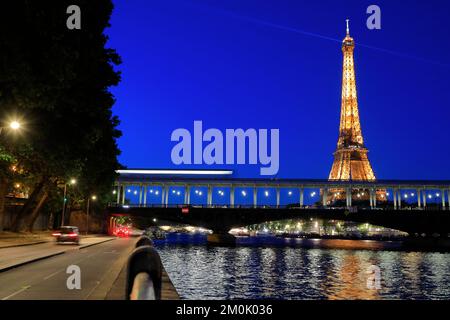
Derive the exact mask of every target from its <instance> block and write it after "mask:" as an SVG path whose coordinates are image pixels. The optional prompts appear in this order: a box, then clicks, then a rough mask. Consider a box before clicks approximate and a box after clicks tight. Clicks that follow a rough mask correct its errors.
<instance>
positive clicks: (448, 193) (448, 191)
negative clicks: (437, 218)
mask: <svg viewBox="0 0 450 320" xmlns="http://www.w3.org/2000/svg"><path fill="white" fill-rule="evenodd" d="M447 196H448V197H447V200H448V209H449V210H450V189H448V190H447Z"/></svg>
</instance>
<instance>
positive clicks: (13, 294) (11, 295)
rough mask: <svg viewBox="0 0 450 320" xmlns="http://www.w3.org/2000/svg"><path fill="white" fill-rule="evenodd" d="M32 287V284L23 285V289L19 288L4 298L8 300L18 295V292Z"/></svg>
mask: <svg viewBox="0 0 450 320" xmlns="http://www.w3.org/2000/svg"><path fill="white" fill-rule="evenodd" d="M30 288H31V286H25V287H22V289H20V290H17V291H16V292H14V293H12V294H10V295H9V296H7V297H4V298H3V299H2V300H8V299H9V298H12V297H14V296H15V295H17V294H19V293H21V292H24V291H25V290H28V289H30Z"/></svg>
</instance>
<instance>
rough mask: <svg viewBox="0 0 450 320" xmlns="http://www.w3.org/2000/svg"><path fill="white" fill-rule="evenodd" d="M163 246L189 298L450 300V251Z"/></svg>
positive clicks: (163, 254)
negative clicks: (375, 283)
mask: <svg viewBox="0 0 450 320" xmlns="http://www.w3.org/2000/svg"><path fill="white" fill-rule="evenodd" d="M353 242H355V246H356V247H360V244H359V243H358V242H359V241H358V240H355V241H353ZM347 245H350V244H348V243H347ZM157 249H158V251H159V252H160V255H161V259H162V261H163V264H164V266H165V268H166V270H167V272H168V274H169V276H170V278H171V279H172V282H173V283H174V285H175V287H176V288H177V290H178V293H179V294H180V296H181V297H182V298H184V299H449V298H450V253H433V252H404V251H382V250H377V251H375V250H348V249H347V250H338V249H329V248H301V247H265V248H261V247H236V248H224V247H207V246H205V245H193V246H180V245H173V244H167V243H165V244H157ZM372 265H375V266H378V267H379V268H380V271H381V289H380V290H376V289H368V287H367V279H368V276H369V275H368V273H367V270H368V269H369V267H370V266H372Z"/></svg>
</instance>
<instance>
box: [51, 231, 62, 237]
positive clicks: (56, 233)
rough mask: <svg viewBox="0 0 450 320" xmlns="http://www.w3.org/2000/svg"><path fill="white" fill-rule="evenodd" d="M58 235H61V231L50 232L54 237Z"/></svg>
mask: <svg viewBox="0 0 450 320" xmlns="http://www.w3.org/2000/svg"><path fill="white" fill-rule="evenodd" d="M60 235H61V233H59V232H54V233H52V236H54V237H59V236H60Z"/></svg>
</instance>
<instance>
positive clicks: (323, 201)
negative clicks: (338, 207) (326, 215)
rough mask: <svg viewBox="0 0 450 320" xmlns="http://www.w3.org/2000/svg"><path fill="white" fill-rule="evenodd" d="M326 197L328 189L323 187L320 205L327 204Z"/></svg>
mask: <svg viewBox="0 0 450 320" xmlns="http://www.w3.org/2000/svg"><path fill="white" fill-rule="evenodd" d="M327 198H328V189H327V188H324V189H323V193H322V206H324V207H326V206H327Z"/></svg>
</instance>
